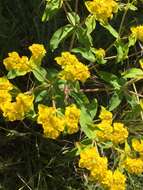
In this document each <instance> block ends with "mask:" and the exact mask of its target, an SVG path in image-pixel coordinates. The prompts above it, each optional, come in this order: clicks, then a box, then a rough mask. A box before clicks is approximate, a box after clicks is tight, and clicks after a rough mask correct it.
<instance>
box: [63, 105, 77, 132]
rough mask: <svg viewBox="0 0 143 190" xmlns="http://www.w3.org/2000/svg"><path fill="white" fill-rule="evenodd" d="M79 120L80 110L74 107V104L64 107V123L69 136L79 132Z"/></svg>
mask: <svg viewBox="0 0 143 190" xmlns="http://www.w3.org/2000/svg"><path fill="white" fill-rule="evenodd" d="M79 118H80V110H79V109H78V108H77V107H76V105H75V104H72V105H70V106H68V107H66V110H65V122H66V126H67V132H68V133H69V134H73V133H76V132H77V131H78V130H79V128H78V122H79Z"/></svg>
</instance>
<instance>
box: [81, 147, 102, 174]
mask: <svg viewBox="0 0 143 190" xmlns="http://www.w3.org/2000/svg"><path fill="white" fill-rule="evenodd" d="M98 156H99V154H98V153H97V151H96V149H95V147H91V148H86V149H84V150H83V151H81V153H80V160H79V167H81V168H87V169H88V170H91V169H92V168H93V167H94V165H95V163H94V160H95V159H96V157H98Z"/></svg>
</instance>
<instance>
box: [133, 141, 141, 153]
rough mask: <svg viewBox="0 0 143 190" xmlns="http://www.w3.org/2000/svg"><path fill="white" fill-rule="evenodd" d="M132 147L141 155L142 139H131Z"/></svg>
mask: <svg viewBox="0 0 143 190" xmlns="http://www.w3.org/2000/svg"><path fill="white" fill-rule="evenodd" d="M132 147H133V149H134V150H135V151H137V152H139V153H140V154H142V155H143V140H138V139H132Z"/></svg>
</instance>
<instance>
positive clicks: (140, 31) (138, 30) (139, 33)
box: [131, 25, 143, 42]
mask: <svg viewBox="0 0 143 190" xmlns="http://www.w3.org/2000/svg"><path fill="white" fill-rule="evenodd" d="M131 32H132V35H133V36H134V37H135V38H136V39H137V40H140V41H141V42H143V25H140V26H136V27H132V28H131Z"/></svg>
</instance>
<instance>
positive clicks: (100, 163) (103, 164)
mask: <svg viewBox="0 0 143 190" xmlns="http://www.w3.org/2000/svg"><path fill="white" fill-rule="evenodd" d="M107 164H108V160H107V158H106V157H100V156H97V157H96V158H95V159H94V166H93V168H92V169H91V172H90V179H91V180H93V181H98V182H99V183H100V182H101V181H102V179H103V178H104V176H105V173H106V171H107Z"/></svg>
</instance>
